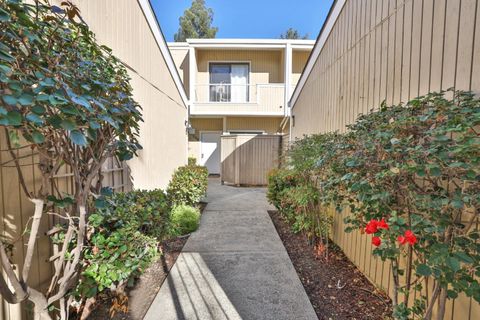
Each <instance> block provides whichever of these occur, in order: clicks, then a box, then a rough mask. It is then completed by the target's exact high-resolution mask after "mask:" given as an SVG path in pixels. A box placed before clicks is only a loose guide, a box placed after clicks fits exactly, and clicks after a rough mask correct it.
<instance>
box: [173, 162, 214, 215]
mask: <svg viewBox="0 0 480 320" xmlns="http://www.w3.org/2000/svg"><path fill="white" fill-rule="evenodd" d="M207 186H208V171H207V168H206V167H202V166H196V165H195V166H191V165H188V166H183V167H180V168H178V169H177V170H175V172H174V173H173V177H172V180H171V181H170V183H169V185H168V188H167V194H168V199H169V201H170V203H171V205H172V206H173V207H175V206H179V205H189V206H194V205H196V204H197V203H198V202H199V201H200V200H201V199H202V198H203V197H204V196H205V195H206V193H207Z"/></svg>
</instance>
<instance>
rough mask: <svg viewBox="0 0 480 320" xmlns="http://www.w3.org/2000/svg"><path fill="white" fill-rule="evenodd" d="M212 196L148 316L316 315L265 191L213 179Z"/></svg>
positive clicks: (159, 319)
mask: <svg viewBox="0 0 480 320" xmlns="http://www.w3.org/2000/svg"><path fill="white" fill-rule="evenodd" d="M207 200H208V206H207V207H206V210H205V211H204V213H203V215H202V220H201V224H200V228H199V229H198V230H197V231H196V232H195V233H193V234H192V235H191V236H190V238H189V239H188V241H187V243H186V245H185V247H184V248H183V251H182V253H181V254H180V256H179V257H178V259H177V261H176V263H175V265H174V266H173V268H172V270H171V272H170V274H169V276H168V278H167V279H166V280H165V282H164V283H163V285H162V287H161V289H160V291H159V293H158V294H157V296H156V298H155V300H154V302H153V304H152V305H151V307H150V309H149V310H148V312H147V315H146V316H145V320H174V319H188V320H190V319H198V320H209V319H232V320H233V319H245V320H250V319H251V320H261V319H272V320H282V319H289V320H290V319H291V320H294V319H295V320H300V319H308V320H310V319H312V320H313V319H317V316H316V315H315V312H314V310H313V307H312V305H311V304H310V301H309V300H308V297H307V295H306V293H305V290H304V289H303V286H302V284H301V283H300V280H299V279H298V276H297V274H296V272H295V269H294V268H293V265H292V263H291V261H290V258H289V257H288V254H287V252H286V251H285V248H284V247H283V244H282V242H281V240H280V238H279V236H278V234H277V232H276V230H275V227H274V226H273V224H272V222H271V220H270V217H269V216H268V213H267V209H270V208H271V207H270V206H269V205H268V203H267V201H266V198H265V189H261V188H235V187H230V186H222V185H220V183H219V181H218V179H211V180H210V183H209V189H208V199H207Z"/></svg>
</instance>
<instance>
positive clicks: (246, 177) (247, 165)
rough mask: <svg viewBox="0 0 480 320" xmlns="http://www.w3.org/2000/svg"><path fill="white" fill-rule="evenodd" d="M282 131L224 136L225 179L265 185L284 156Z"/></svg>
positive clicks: (222, 175)
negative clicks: (268, 175)
mask: <svg viewBox="0 0 480 320" xmlns="http://www.w3.org/2000/svg"><path fill="white" fill-rule="evenodd" d="M281 139H282V137H281V136H279V135H255V134H241V135H225V136H222V137H221V162H222V171H221V179H222V183H224V182H227V183H232V184H234V185H237V186H239V185H253V186H261V185H266V184H267V173H268V171H270V170H271V169H273V168H277V167H278V165H279V161H280V160H279V159H280V157H279V156H280V147H281V146H280V144H281Z"/></svg>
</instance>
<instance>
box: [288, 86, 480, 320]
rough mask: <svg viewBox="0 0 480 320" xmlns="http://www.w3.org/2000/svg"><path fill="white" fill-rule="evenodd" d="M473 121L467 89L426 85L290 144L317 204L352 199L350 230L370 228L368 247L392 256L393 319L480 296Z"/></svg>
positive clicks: (477, 121) (479, 142)
mask: <svg viewBox="0 0 480 320" xmlns="http://www.w3.org/2000/svg"><path fill="white" fill-rule="evenodd" d="M479 127H480V100H479V99H477V98H475V96H474V95H473V94H472V93H468V92H459V91H457V92H454V91H447V92H441V93H431V94H429V95H427V96H424V97H419V98H417V99H414V100H412V101H410V102H408V103H407V104H405V105H402V104H401V105H396V106H391V107H387V106H386V105H382V106H381V108H380V109H379V110H377V111H372V112H370V113H369V114H366V115H361V116H359V118H358V119H357V121H356V122H355V123H354V124H352V125H351V126H349V128H348V131H347V132H346V133H345V134H338V133H327V134H319V135H313V136H308V137H305V138H304V139H301V140H299V141H297V142H296V143H294V145H293V146H292V148H291V150H290V151H289V157H288V159H290V160H289V163H288V165H289V167H290V168H291V171H293V172H296V175H299V176H304V177H305V176H307V177H310V179H313V180H314V181H315V185H316V187H317V190H318V196H319V201H320V205H321V206H323V207H328V206H333V207H335V208H337V210H344V209H345V208H347V207H348V208H349V209H350V210H349V212H350V214H349V215H348V217H347V218H346V220H345V222H346V223H347V225H348V227H347V229H346V231H347V232H349V231H351V230H354V229H360V230H361V231H362V232H364V233H365V234H370V235H372V236H373V238H372V245H373V246H374V247H375V249H374V250H373V254H374V255H377V256H379V257H380V258H381V259H382V260H389V261H390V262H391V263H390V265H391V268H392V272H391V274H392V277H393V284H394V292H393V296H392V300H393V304H394V316H395V317H396V318H398V319H408V318H415V317H419V318H420V317H421V318H427V319H428V318H431V316H432V313H433V310H434V308H437V309H438V310H437V311H438V312H437V314H438V319H442V318H443V315H444V313H445V304H446V300H447V299H448V298H456V297H457V296H458V294H459V293H464V294H466V295H467V296H469V297H473V298H474V299H475V300H477V301H480V285H479V282H478V276H480V254H479V252H480V250H479V249H480V247H479V244H478V238H479V231H478V229H477V227H476V223H477V220H478V214H479V213H478V209H479V207H480V137H479V135H478V130H479ZM365 236H367V235H365ZM403 261H406V262H405V263H404V262H403ZM401 279H402V281H401ZM401 283H403V284H401ZM431 284H433V288H431V289H432V294H431V295H429V296H428V299H427V296H426V295H424V294H423V293H424V292H425V290H426V287H427V285H431ZM412 297H414V299H411V298H412Z"/></svg>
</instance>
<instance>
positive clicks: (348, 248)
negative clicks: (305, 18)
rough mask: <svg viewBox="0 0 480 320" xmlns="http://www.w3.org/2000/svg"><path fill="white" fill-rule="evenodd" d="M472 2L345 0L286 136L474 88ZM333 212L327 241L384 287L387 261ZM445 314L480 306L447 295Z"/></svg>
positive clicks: (471, 313)
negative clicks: (374, 254) (374, 253)
mask: <svg viewBox="0 0 480 320" xmlns="http://www.w3.org/2000/svg"><path fill="white" fill-rule="evenodd" d="M478 7H479V5H478V2H477V0H462V1H447V0H406V1H405V0H397V1H395V0H378V1H377V0H347V1H346V4H345V6H344V8H343V10H342V11H341V13H340V15H339V17H338V20H337V21H336V23H335V25H334V27H333V29H332V31H331V33H330V35H329V37H328V38H327V40H326V42H325V45H324V47H323V49H322V51H321V53H320V55H319V57H318V59H317V60H316V62H315V65H314V67H313V70H312V72H311V74H310V76H309V77H308V79H307V81H306V83H305V86H304V87H303V89H302V91H301V93H300V95H299V98H298V100H297V101H296V103H295V106H294V109H293V115H294V116H295V125H294V127H293V128H292V136H293V137H294V138H300V137H301V136H302V135H303V134H310V133H318V132H328V131H333V130H340V131H345V126H346V125H347V124H349V123H352V122H353V121H354V120H355V118H356V116H357V115H358V114H359V113H366V112H368V111H369V110H370V109H371V108H378V107H379V105H380V104H381V102H382V101H383V100H385V101H386V102H387V103H388V104H397V103H399V102H401V101H403V102H405V101H408V100H409V99H412V98H414V97H417V96H419V95H424V94H426V93H428V92H429V91H439V90H441V89H447V88H450V87H455V88H456V89H462V90H473V91H474V92H476V93H480V77H479V76H478V74H479V71H480V23H478V21H480V20H479V18H480V17H479V14H480V12H479V11H480V9H479V8H478ZM346 214H347V212H344V213H343V214H342V215H339V214H334V217H335V223H334V228H333V238H334V241H335V242H336V243H337V244H338V245H340V246H341V247H342V249H343V250H344V251H345V253H346V254H347V256H348V257H349V258H350V259H351V260H352V261H353V262H354V263H355V264H356V265H357V266H358V267H359V269H360V270H362V272H364V273H365V274H366V275H367V276H368V277H369V278H370V279H372V280H373V281H374V282H375V283H376V284H377V285H379V286H380V287H382V288H384V289H385V290H386V291H387V292H391V290H392V281H391V275H390V269H389V266H388V265H387V264H386V263H382V262H381V261H380V260H378V259H372V258H371V257H372V256H371V250H372V246H371V242H370V241H371V239H370V238H369V237H367V236H365V235H361V234H360V233H359V232H353V233H345V232H344V228H345V225H344V223H343V218H344V216H345V215H346ZM447 310H448V311H447V315H446V319H478V318H479V317H480V316H479V315H480V305H479V304H478V303H476V302H474V301H473V300H472V299H468V298H466V297H464V296H461V297H460V298H458V299H456V300H455V301H452V300H449V301H448V306H447Z"/></svg>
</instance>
